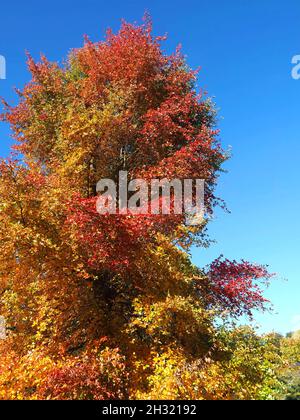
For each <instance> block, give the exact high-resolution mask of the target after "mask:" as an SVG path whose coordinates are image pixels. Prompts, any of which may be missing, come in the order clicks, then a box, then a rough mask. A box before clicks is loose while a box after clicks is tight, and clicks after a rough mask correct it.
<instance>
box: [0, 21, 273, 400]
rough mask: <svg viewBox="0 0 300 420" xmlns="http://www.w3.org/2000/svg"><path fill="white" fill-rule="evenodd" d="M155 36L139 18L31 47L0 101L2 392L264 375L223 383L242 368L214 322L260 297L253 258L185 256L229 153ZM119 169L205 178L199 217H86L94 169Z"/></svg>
mask: <svg viewBox="0 0 300 420" xmlns="http://www.w3.org/2000/svg"><path fill="white" fill-rule="evenodd" d="M162 41H163V38H161V37H160V38H154V37H153V36H152V35H151V22H150V21H149V20H147V21H146V23H145V24H143V25H142V26H135V25H131V24H128V23H123V24H122V27H121V30H120V32H119V33H118V34H116V35H114V34H113V33H112V32H111V31H108V33H107V37H106V40H105V41H103V42H96V43H92V42H91V41H90V40H88V39H86V41H85V44H84V46H83V47H82V48H80V49H77V50H73V51H72V52H71V54H70V56H69V58H68V60H67V63H66V64H65V65H64V66H61V67H60V66H59V65H58V64H56V63H50V62H49V61H48V60H47V59H46V58H45V57H44V56H42V58H41V61H40V62H39V63H36V62H34V60H33V59H32V58H31V57H30V56H29V57H28V66H29V70H30V71H31V74H32V80H31V81H30V83H28V84H27V85H26V86H25V88H24V89H23V90H22V91H18V95H19V104H18V105H17V106H15V107H12V106H10V105H9V104H7V103H6V102H5V101H4V106H5V112H4V113H3V115H2V119H3V120H4V121H6V122H8V123H10V125H11V129H12V132H13V136H14V139H15V141H16V144H15V145H14V154H13V155H12V156H11V157H10V158H9V159H6V160H3V161H2V162H1V166H0V197H1V205H0V220H1V224H0V260H1V263H0V267H1V270H0V296H1V301H0V302H1V310H0V312H1V315H3V316H5V318H6V321H7V326H8V330H9V337H8V339H7V340H5V341H4V342H2V343H1V350H0V354H1V356H0V360H1V361H0V397H1V398H9V399H16V398H20V399H24V398H30V399H37V398H41V399H44V398H48V399H70V398H81V399H103V398H112V399H113V398H129V397H130V398H152V397H156V398H169V397H170V398H174V399H176V398H181V397H185V398H199V399H218V398H225V399H226V398H228V399H233V398H243V397H251V398H255V397H256V396H258V395H260V394H259V393H258V392H257V387H256V386H255V384H257V383H259V384H260V386H263V383H264V381H268V373H267V370H264V373H265V377H263V376H262V375H252V373H251V375H250V374H249V378H248V379H247V384H248V383H249V382H252V383H253V384H254V385H253V387H249V389H248V391H247V392H246V393H244V392H243V391H236V389H237V387H238V386H242V385H241V384H242V383H244V381H245V375H246V376H247V375H248V373H247V372H246V373H243V374H242V371H243V369H245V366H244V362H243V360H242V359H240V360H239V363H238V364H236V363H234V362H233V360H235V357H236V351H237V350H236V347H234V348H232V349H229V350H228V348H227V347H226V345H225V343H226V340H229V339H230V337H231V336H232V334H235V333H233V332H232V331H231V330H230V329H229V330H227V334H229V338H227V339H225V338H224V331H223V330H222V331H223V332H222V331H220V330H219V327H217V326H216V323H215V320H216V319H217V318H218V319H223V320H224V321H226V320H228V317H238V316H240V315H243V314H247V315H249V316H251V315H252V312H253V310H255V309H264V308H265V307H266V306H267V302H266V300H265V299H264V298H263V296H262V291H261V288H260V286H259V281H260V279H265V280H268V279H269V278H270V275H269V273H268V271H267V269H266V268H265V267H262V266H258V265H254V264H250V263H248V262H245V261H243V262H241V263H239V262H236V261H233V262H231V261H229V260H226V259H223V258H220V259H218V260H216V261H214V262H213V263H212V264H211V266H210V267H208V268H203V269H200V268H197V267H195V266H194V265H192V263H191V261H190V259H189V255H188V251H189V249H190V246H191V245H193V244H198V245H206V242H207V238H206V224H207V221H208V216H209V215H210V214H212V213H213V210H214V207H215V205H216V204H217V203H218V202H219V200H218V199H217V198H216V197H215V194H214V190H215V186H216V183H217V179H218V175H219V173H220V171H221V168H222V163H223V162H224V161H225V159H226V158H227V155H226V153H225V152H224V151H223V150H222V147H221V145H220V142H219V140H218V131H217V130H216V129H215V111H214V108H213V106H212V103H211V101H210V100H208V99H207V98H206V97H205V96H203V95H198V94H197V93H196V90H195V82H196V75H197V74H196V72H194V71H191V70H190V69H189V68H188V67H187V65H186V63H185V60H184V58H183V56H182V54H181V52H180V50H179V49H178V50H177V51H176V53H175V54H173V55H170V56H168V55H165V54H164V53H163V52H162V49H161V42H162ZM17 156H21V157H17ZM120 170H126V171H128V174H129V180H131V179H134V178H137V177H139V178H143V179H144V180H146V181H147V182H150V180H151V179H152V178H160V179H161V178H167V179H173V178H178V179H180V180H183V179H186V178H189V179H193V178H201V179H204V180H205V185H206V190H205V204H206V209H207V214H206V220H205V221H204V222H203V223H202V224H200V225H198V226H196V227H195V226H193V227H191V226H188V225H187V224H186V222H185V215H184V214H182V215H174V214H171V215H148V214H142V215H135V216H132V215H121V214H117V215H111V214H104V215H100V214H99V213H98V212H97V210H96V200H97V193H96V184H97V181H98V180H100V179H102V178H109V179H111V180H114V181H115V182H116V183H118V174H119V171H120ZM251 334H252V333H251ZM255 340H258V338H257V339H256V338H254V341H255ZM258 348H261V347H258ZM226 366H230V369H231V371H230V375H231V379H230V380H228V383H227V385H226V387H228V388H227V389H224V386H223V384H224V381H223V374H224V369H225V368H226ZM256 366H257V369H259V364H257V365H256ZM12 369H13V371H14V374H13V375H12V373H11V372H12ZM207 369H208V370H207ZM206 371H207V372H208V373H205V372H206ZM268 372H269V371H268ZM271 376H272V374H271ZM180 378H181V379H180ZM236 381H237V382H236ZM195 384H198V385H197V386H196V385H195ZM269 396H270V393H268V397H269Z"/></svg>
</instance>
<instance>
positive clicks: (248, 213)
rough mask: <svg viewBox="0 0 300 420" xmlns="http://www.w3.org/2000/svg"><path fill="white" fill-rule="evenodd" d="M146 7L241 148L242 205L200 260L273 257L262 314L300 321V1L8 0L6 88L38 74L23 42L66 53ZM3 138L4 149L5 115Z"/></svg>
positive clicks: (238, 192)
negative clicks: (296, 67) (269, 305)
mask: <svg viewBox="0 0 300 420" xmlns="http://www.w3.org/2000/svg"><path fill="white" fill-rule="evenodd" d="M146 9H147V10H148V11H149V12H150V13H151V15H152V17H153V20H154V30H155V33H156V34H165V33H168V36H169V39H168V41H167V43H166V44H165V49H166V50H167V51H168V52H170V51H171V50H173V49H174V48H175V46H176V45H177V44H178V43H182V45H183V51H184V53H185V54H186V55H187V58H188V62H189V64H190V65H191V66H192V67H198V66H202V72H201V74H200V80H199V85H200V86H202V87H205V88H206V89H207V90H208V92H209V94H210V95H212V96H214V97H215V100H216V102H217V105H218V107H219V108H220V115H221V116H222V117H223V119H222V120H221V121H220V127H221V129H222V141H223V144H224V146H225V147H227V146H229V145H230V146H231V147H232V151H233V158H232V159H231V160H230V162H228V163H227V165H226V167H227V169H228V171H229V173H228V174H224V175H223V176H222V177H221V180H220V185H219V189H218V193H219V195H220V196H221V197H222V198H224V199H225V200H226V202H227V204H228V207H229V208H230V210H231V212H232V213H231V214H230V215H228V214H223V213H222V212H218V215H217V219H216V220H215V221H214V222H212V223H211V225H210V234H211V236H212V237H213V238H214V239H216V240H217V241H218V243H217V244H216V245H213V246H212V247H211V248H210V249H209V250H207V251H206V250H195V251H194V252H193V257H194V261H195V262H196V263H197V264H199V265H205V264H207V263H208V262H209V261H210V260H212V259H214V258H216V257H218V256H219V255H220V254H221V253H222V254H224V255H225V256H227V257H228V258H236V259H240V258H245V259H248V260H250V261H257V262H260V263H266V264H269V265H270V268H271V270H272V271H275V272H277V273H278V279H277V280H275V281H274V282H273V284H272V286H271V288H270V289H269V291H268V292H267V295H268V297H270V298H271V300H272V301H273V303H274V305H275V309H276V312H277V314H273V315H270V316H269V315H263V316H261V315H259V316H258V317H257V319H258V321H259V323H260V324H261V325H262V329H263V330H264V331H265V330H272V329H277V330H278V331H281V332H287V331H289V330H291V329H293V328H300V305H299V297H300V282H299V281H300V268H299V267H300V246H299V241H300V223H299V214H300V192H299V180H300V176H299V172H298V171H299V164H300V143H299V132H300V129H299V122H300V118H299V108H300V80H298V81H296V80H293V79H292V77H291V69H292V64H291V59H292V57H293V56H294V55H296V54H300V24H299V22H300V2H299V0H285V1H283V0H226V1H225V0H193V1H177V0H175V1H174V0H173V1H171V0H165V1H158V0H151V1H146V0H135V1H115V0H110V1H107V0H106V1H101V0H97V1H96V0H95V1H92V0H85V1H76V0H73V1H70V0H67V1H66V0H60V1H57V0H52V1H51V2H44V3H43V2H41V1H37V0H31V1H29V2H28V1H11V2H9V1H7V2H2V3H1V8H0V13H1V25H0V55H4V56H5V57H6V60H7V80H0V96H4V97H5V98H7V99H8V100H10V101H14V100H15V96H14V94H13V91H12V88H13V86H17V87H21V86H22V85H23V84H24V83H25V82H26V81H27V80H28V78H29V75H28V73H27V70H26V66H25V55H24V51H25V50H29V51H30V52H31V53H32V55H33V56H34V57H38V54H39V53H40V52H44V53H45V54H46V55H47V56H48V58H49V59H51V60H55V61H57V60H60V59H61V58H63V57H66V55H67V53H68V50H69V49H70V48H71V47H79V46H81V45H82V35H83V34H88V35H89V36H90V37H91V39H92V40H99V39H101V38H102V37H103V34H104V30H105V28H106V27H108V26H110V27H112V28H113V29H114V30H116V29H117V28H118V27H119V24H120V19H121V18H125V19H126V20H128V21H138V22H140V21H141V17H142V15H143V14H144V11H145V10H146ZM0 139H1V142H0V156H5V155H7V154H8V147H9V144H10V140H9V137H8V128H7V127H6V126H4V125H3V124H2V125H1V126H0ZM284 279H288V282H286V281H285V280H284Z"/></svg>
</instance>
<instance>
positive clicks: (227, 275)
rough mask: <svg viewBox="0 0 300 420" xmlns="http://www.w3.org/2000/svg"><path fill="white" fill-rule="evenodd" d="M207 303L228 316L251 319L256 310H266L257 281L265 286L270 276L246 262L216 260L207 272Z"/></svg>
mask: <svg viewBox="0 0 300 420" xmlns="http://www.w3.org/2000/svg"><path fill="white" fill-rule="evenodd" d="M207 275H208V277H209V288H210V292H209V295H210V299H211V300H212V301H213V302H218V303H219V304H220V305H221V306H222V307H223V308H224V309H225V310H227V311H229V312H230V314H231V315H237V316H239V315H243V314H247V315H248V316H250V317H251V316H252V311H253V310H255V309H266V307H267V304H268V300H267V299H265V298H264V297H263V291H262V290H261V288H260V286H259V284H258V281H259V280H261V279H263V280H265V281H266V282H267V281H268V280H269V279H270V278H271V277H272V276H273V275H272V274H270V273H269V272H268V270H267V268H266V267H264V266H261V265H256V264H251V263H249V262H246V261H242V262H240V263H239V262H237V261H229V260H228V259H225V260H223V259H222V258H221V257H220V258H218V259H217V260H215V261H214V262H213V263H212V264H211V265H210V266H209V269H208V272H207Z"/></svg>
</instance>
